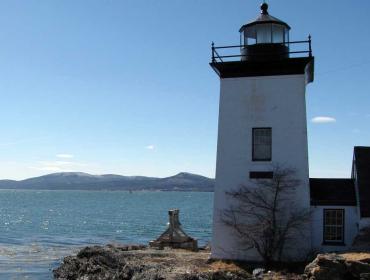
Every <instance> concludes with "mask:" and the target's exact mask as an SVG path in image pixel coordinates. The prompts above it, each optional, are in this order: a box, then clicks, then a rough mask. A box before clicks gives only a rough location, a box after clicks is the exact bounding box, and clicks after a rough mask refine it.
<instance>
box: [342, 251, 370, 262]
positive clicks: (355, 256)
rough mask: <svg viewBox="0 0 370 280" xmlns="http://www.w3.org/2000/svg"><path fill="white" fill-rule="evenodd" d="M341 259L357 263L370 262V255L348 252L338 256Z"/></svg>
mask: <svg viewBox="0 0 370 280" xmlns="http://www.w3.org/2000/svg"><path fill="white" fill-rule="evenodd" d="M340 255H341V256H342V257H343V258H345V259H346V260H349V261H359V262H366V263H368V262H370V253H365V252H349V253H344V254H340Z"/></svg>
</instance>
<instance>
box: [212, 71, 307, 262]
mask: <svg viewBox="0 0 370 280" xmlns="http://www.w3.org/2000/svg"><path fill="white" fill-rule="evenodd" d="M305 86H306V80H305V75H285V76H265V77H243V78H228V79H221V93H220V109H219V110H220V111H219V127H218V147H217V166H216V187H215V198H214V199H215V200H214V221H213V237H212V252H211V254H212V258H222V259H242V260H259V256H258V254H257V252H256V251H255V250H248V251H246V250H244V249H243V248H241V247H240V243H239V240H238V239H237V237H236V235H235V234H234V233H233V232H232V231H231V230H230V229H229V228H228V227H226V226H225V225H224V224H223V223H222V222H221V221H220V213H221V212H222V211H223V210H224V209H227V208H229V205H230V203H235V201H234V202H233V201H228V199H227V197H226V195H225V192H226V191H230V190H232V189H236V188H239V187H240V186H241V185H245V186H248V185H250V184H251V182H250V180H249V172H250V171H266V170H271V168H272V164H279V165H282V166H284V167H287V168H295V169H296V170H297V174H296V177H297V178H298V179H300V180H301V185H300V186H299V187H298V188H297V191H296V193H295V198H294V202H295V203H296V205H299V206H300V207H303V208H305V209H307V210H309V209H310V202H309V181H308V178H309V175H308V152H307V120H306V102H305V88H306V87H305ZM253 127H271V128H272V162H253V161H252V128H253ZM292 207H294V205H293V201H292ZM309 235H310V230H309V229H308V230H307V231H306V237H305V238H304V240H305V242H301V240H302V238H303V237H302V236H298V238H299V240H300V242H297V243H296V244H295V249H294V251H291V252H290V256H289V257H290V258H291V259H300V258H302V257H305V254H306V253H308V251H309V250H310V249H311V242H310V240H311V238H310V236H309Z"/></svg>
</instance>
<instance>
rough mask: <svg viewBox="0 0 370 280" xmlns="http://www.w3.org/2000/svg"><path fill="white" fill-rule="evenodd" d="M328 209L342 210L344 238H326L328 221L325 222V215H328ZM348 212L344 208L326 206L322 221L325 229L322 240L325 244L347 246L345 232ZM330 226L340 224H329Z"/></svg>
mask: <svg viewBox="0 0 370 280" xmlns="http://www.w3.org/2000/svg"><path fill="white" fill-rule="evenodd" d="M328 211H340V212H342V240H326V239H325V233H326V227H327V226H328V225H327V224H326V223H325V217H326V215H325V214H326V212H328ZM345 215H346V212H345V209H343V208H325V209H323V218H322V223H323V228H322V229H323V230H322V234H323V235H322V240H323V245H331V246H345V243H344V241H345V237H344V234H345V220H346V218H345V217H346V216H345ZM329 226H334V227H335V226H336V227H338V225H329Z"/></svg>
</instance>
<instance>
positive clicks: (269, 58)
mask: <svg viewBox="0 0 370 280" xmlns="http://www.w3.org/2000/svg"><path fill="white" fill-rule="evenodd" d="M289 30H290V26H289V25H288V24H287V23H285V22H283V21H281V20H279V19H277V18H275V17H273V16H271V15H269V13H268V5H267V4H262V5H261V14H260V15H259V17H258V18H257V19H256V20H255V21H253V22H250V23H248V24H245V25H243V26H242V27H241V28H240V30H239V32H240V46H230V47H228V46H227V47H215V46H214V45H213V44H212V62H211V63H210V65H211V67H212V68H213V69H214V71H215V72H216V73H217V75H218V76H219V77H220V107H219V126H218V145H217V164H216V187H215V196H214V218H213V219H214V220H213V236H212V258H216V259H240V260H252V261H256V260H259V255H258V254H257V252H256V250H253V249H251V250H244V249H242V248H241V247H240V240H238V237H237V236H236V235H235V234H234V232H233V230H232V229H231V228H230V227H228V226H226V225H225V223H224V222H223V221H222V219H221V213H222V212H223V211H224V210H226V209H228V208H229V207H230V206H231V205H233V203H235V201H234V200H233V199H230V197H228V196H227V194H226V192H228V191H230V190H233V189H236V188H238V187H240V186H241V185H243V186H248V185H252V184H254V183H255V182H256V180H261V179H269V178H273V176H274V174H273V167H274V166H275V165H282V166H286V167H289V168H294V169H295V170H296V171H297V173H296V177H297V179H299V181H300V185H299V186H298V187H297V188H296V191H295V194H294V195H293V199H292V202H291V207H292V208H299V209H305V210H307V211H310V210H311V212H312V215H311V220H310V222H309V223H308V224H307V225H306V227H305V229H304V230H303V234H302V233H301V235H299V236H298V235H297V236H296V237H297V242H296V243H295V244H294V249H293V250H291V251H289V252H288V253H287V256H286V257H287V258H289V259H294V260H299V259H302V258H304V257H305V256H306V255H307V254H308V253H309V252H311V251H312V250H316V251H339V250H345V249H348V248H349V247H350V246H351V245H352V242H353V240H354V238H355V237H356V235H357V234H358V232H359V229H360V228H361V227H362V226H365V225H368V224H370V175H369V173H370V172H369V171H370V148H366V147H355V153H354V163H353V172H352V174H353V175H352V178H351V179H310V178H309V168H308V148H307V146H308V145H307V120H306V97H305V94H306V85H307V84H308V83H311V82H313V78H314V71H313V69H314V57H313V55H312V49H311V37H310V36H309V38H308V40H304V41H291V40H290V38H289Z"/></svg>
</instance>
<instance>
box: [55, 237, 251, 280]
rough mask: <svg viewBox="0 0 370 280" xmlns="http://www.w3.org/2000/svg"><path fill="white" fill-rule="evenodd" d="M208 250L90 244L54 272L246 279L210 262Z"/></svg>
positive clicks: (146, 279)
mask: <svg viewBox="0 0 370 280" xmlns="http://www.w3.org/2000/svg"><path fill="white" fill-rule="evenodd" d="M208 258H209V252H206V251H200V252H191V251H187V250H178V249H163V250H156V249H153V248H147V247H145V246H141V245H135V246H128V245H113V244H109V245H106V246H91V247H86V248H83V249H82V250H80V252H79V253H78V254H77V255H76V256H74V257H66V258H64V260H63V263H62V264H61V265H60V267H58V268H57V269H55V270H54V271H53V273H54V278H55V279H59V280H98V279H99V280H104V279H107V280H108V279H109V280H116V279H117V280H118V279H119V280H167V279H168V280H244V279H250V274H248V273H247V272H245V271H232V272H230V271H225V270H221V269H219V268H216V269H215V268H214V267H212V263H208Z"/></svg>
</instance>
